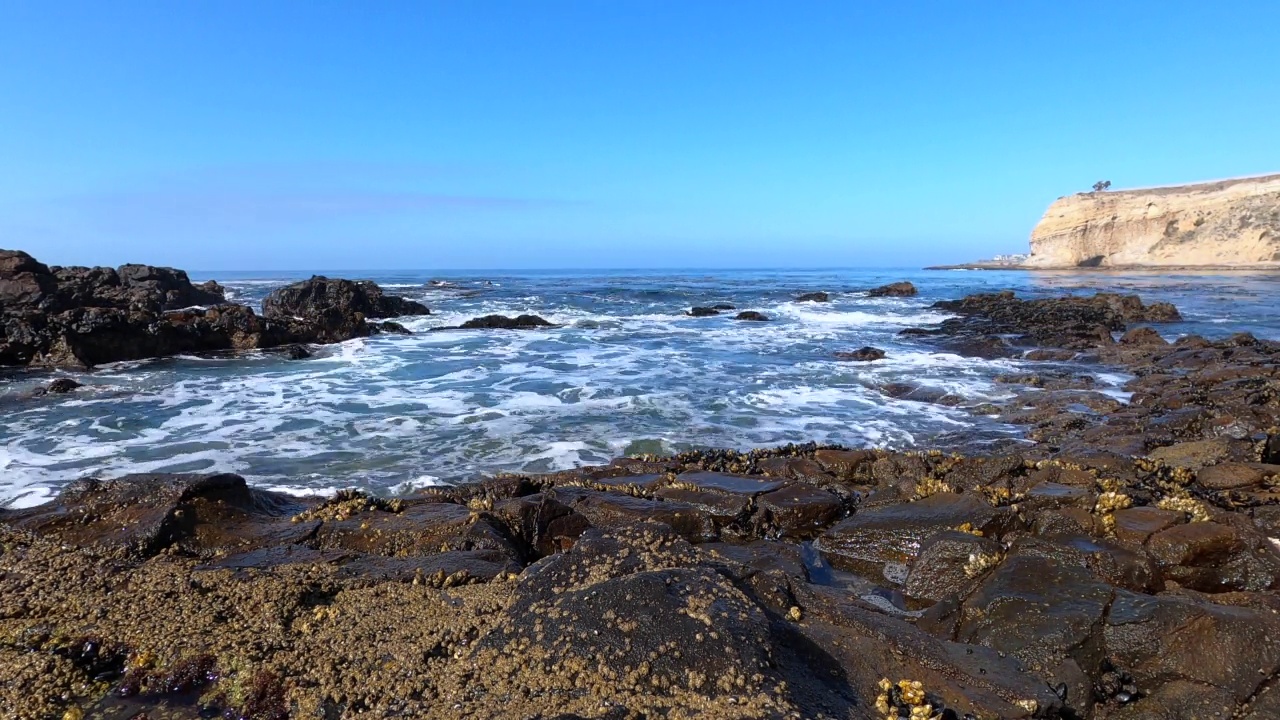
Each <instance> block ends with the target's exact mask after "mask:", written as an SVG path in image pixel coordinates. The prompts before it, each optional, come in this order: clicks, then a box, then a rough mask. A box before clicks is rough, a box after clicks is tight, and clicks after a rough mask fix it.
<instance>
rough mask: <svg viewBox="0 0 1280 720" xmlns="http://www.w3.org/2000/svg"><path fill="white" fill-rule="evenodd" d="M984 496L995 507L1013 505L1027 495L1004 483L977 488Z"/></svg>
mask: <svg viewBox="0 0 1280 720" xmlns="http://www.w3.org/2000/svg"><path fill="white" fill-rule="evenodd" d="M976 489H977V490H978V492H980V493H982V496H983V497H985V498H986V499H987V502H989V503H991V505H992V506H993V507H1005V506H1007V505H1012V504H1013V503H1016V502H1018V501H1020V500H1024V499H1026V495H1025V494H1024V493H1020V492H1014V491H1012V490H1010V489H1009V488H1007V487H1005V486H1003V485H999V486H996V485H988V486H986V487H978V488H976Z"/></svg>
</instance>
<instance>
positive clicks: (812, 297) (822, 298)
mask: <svg viewBox="0 0 1280 720" xmlns="http://www.w3.org/2000/svg"><path fill="white" fill-rule="evenodd" d="M830 300H831V296H830V295H828V294H826V293H824V292H811V293H805V294H803V295H800V296H798V297H796V302H830Z"/></svg>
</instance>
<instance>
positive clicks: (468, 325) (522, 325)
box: [440, 315, 555, 330]
mask: <svg viewBox="0 0 1280 720" xmlns="http://www.w3.org/2000/svg"><path fill="white" fill-rule="evenodd" d="M540 327H555V325H552V324H551V323H549V322H547V321H546V320H544V319H542V318H541V317H538V316H537V315H518V316H516V317H507V316H506V315H485V316H484V317H478V318H473V319H471V320H468V321H466V322H464V323H462V324H461V325H459V326H458V327H456V328H440V329H442V330H527V329H531V328H540Z"/></svg>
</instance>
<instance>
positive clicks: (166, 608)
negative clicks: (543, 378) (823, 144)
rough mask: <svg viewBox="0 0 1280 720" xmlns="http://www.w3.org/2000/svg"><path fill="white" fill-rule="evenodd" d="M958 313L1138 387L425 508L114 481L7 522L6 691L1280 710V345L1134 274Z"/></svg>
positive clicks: (481, 489) (983, 338) (987, 301)
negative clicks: (1166, 303)
mask: <svg viewBox="0 0 1280 720" xmlns="http://www.w3.org/2000/svg"><path fill="white" fill-rule="evenodd" d="M0 261H2V262H0V269H2V268H8V269H7V270H6V272H9V273H10V274H11V275H13V274H15V269H19V268H20V269H21V270H20V273H27V274H29V275H30V277H27V276H26V275H24V276H23V277H24V281H23V282H24V283H25V284H21V285H19V284H15V285H11V286H8V287H7V289H6V290H5V292H9V293H10V294H11V296H17V295H19V294H23V295H22V296H23V297H36V296H37V295H39V294H40V293H46V292H48V290H47V288H42V287H41V285H40V282H42V281H40V280H39V279H38V278H39V277H43V276H40V275H39V274H38V273H36V272H35V271H34V270H32V269H31V268H32V267H33V266H32V263H33V262H34V261H30V260H28V259H26V258H23V257H18V256H12V255H10V256H7V257H4V258H0ZM4 263H7V265H5V264H4ZM20 273H17V274H20ZM31 278H36V279H35V280H32V279H31ZM28 280H30V282H27V281H28ZM41 297H43V295H41ZM24 302H25V301H24ZM943 309H946V310H947V311H949V312H953V313H955V314H957V315H959V317H958V318H956V319H955V320H949V321H946V322H944V323H942V324H941V326H939V327H938V328H930V329H925V330H922V331H921V332H922V333H924V334H922V335H921V337H926V338H934V339H936V340H937V341H938V342H939V343H941V344H943V345H944V346H945V345H946V343H949V342H970V343H976V344H977V345H983V344H986V345H987V346H989V347H996V346H997V345H996V344H995V342H994V341H999V343H1001V345H999V347H1003V348H1005V349H1006V350H1007V351H1008V352H1012V353H1017V354H1024V353H1025V354H1028V355H1029V354H1030V353H1032V352H1040V353H1043V355H1042V356H1041V357H1043V359H1045V360H1047V361H1049V362H1053V361H1054V360H1055V359H1057V360H1061V359H1063V358H1064V357H1065V355H1063V354H1064V353H1070V355H1071V357H1075V356H1077V355H1079V354H1084V355H1086V356H1089V357H1091V358H1092V359H1094V360H1095V361H1096V362H1099V363H1105V364H1107V365H1109V366H1113V367H1119V368H1122V369H1124V370H1125V371H1127V372H1128V373H1130V374H1131V375H1132V376H1133V380H1131V381H1130V382H1129V383H1128V385H1127V386H1126V388H1125V389H1126V390H1127V391H1129V392H1132V393H1133V395H1132V397H1131V399H1130V400H1129V402H1128V403H1122V402H1119V401H1117V400H1116V399H1115V398H1113V397H1109V396H1105V395H1101V394H1100V393H1097V392H1096V391H1095V390H1093V389H1092V386H1091V385H1090V383H1089V382H1088V381H1087V380H1085V379H1082V378H1080V377H1076V376H1073V375H1070V374H1066V373H1061V372H1058V371H1056V370H1054V369H1053V368H1052V366H1048V367H1047V368H1046V370H1045V371H1044V372H1037V373H1035V374H1033V375H1027V376H1018V377H1012V376H1011V377H1008V378H1005V379H1004V382H1007V384H1008V385H1009V386H1010V387H1019V388H1023V389H1021V390H1018V391H1017V392H1015V393H1013V395H1014V397H1013V399H1012V400H1010V401H1009V402H1008V403H1006V404H1005V405H1004V406H1003V407H997V408H995V410H996V412H999V413H1001V414H1004V415H1006V416H1007V417H1009V418H1010V419H1012V420H1014V421H1016V422H1019V423H1021V424H1022V425H1024V426H1025V427H1026V430H1027V438H1028V440H1029V442H1027V443H1025V444H1022V445H1019V446H1017V448H1018V449H1017V451H1016V452H1012V453H1006V454H999V455H989V456H964V455H959V454H947V453H942V452H938V451H930V452H891V451H886V450H867V449H850V448H843V447H818V446H815V445H797V446H787V447H783V448H777V449H773V450H757V451H752V452H747V453H740V452H734V451H697V452H688V453H683V454H680V455H676V456H672V457H649V456H645V457H635V458H621V459H618V460H616V461H614V462H613V463H610V464H609V465H606V466H601V467H594V468H580V469H577V470H572V471H565V472H558V473H554V474H550V475H540V476H525V475H502V476H498V477H494V478H490V479H486V480H483V481H478V482H475V483H471V484H464V485H459V486H453V487H437V488H428V489H426V490H423V491H421V492H419V493H417V494H415V495H411V496H406V497H400V498H376V497H369V496H365V495H362V494H360V493H355V492H343V493H339V494H338V495H336V496H334V497H332V498H328V499H322V498H297V497H289V496H284V495H280V494H277V493H272V492H267V491H263V490H258V489H255V488H252V487H250V486H249V485H248V484H247V483H245V481H244V480H243V479H242V478H240V477H238V476H235V475H229V474H217V475H199V476H184V475H139V476H130V477H125V478H120V479H116V480H93V479H87V480H83V481H81V482H78V483H75V484H73V485H72V486H69V487H68V488H66V489H65V490H64V491H63V492H62V494H61V495H60V496H59V497H58V498H57V499H55V500H53V501H51V502H49V503H47V504H45V505H42V506H39V507H35V508H28V509H22V510H13V509H8V510H6V509H0V677H3V678H6V679H10V678H12V679H14V680H11V681H9V682H0V707H2V708H5V709H6V710H8V709H10V708H12V709H13V710H12V714H13V716H14V717H21V718H62V717H82V716H83V717H94V716H104V717H108V716H118V717H135V716H137V715H138V713H145V714H147V716H148V717H214V716H224V715H225V716H228V717H314V718H332V717H442V718H443V717H449V718H456V717H503V718H506V717H510V718H534V717H566V718H567V717H582V718H592V717H617V718H633V717H634V718H639V717H664V718H694V717H724V718H751V717H755V718H785V717H801V718H810V717H813V718H820V717H825V718H859V719H861V718H885V717H893V718H905V717H922V718H935V717H941V718H965V717H974V718H1075V719H1079V718H1090V719H1093V720H1110V719H1121V718H1166V717H1187V718H1193V717H1194V718H1201V717H1224V718H1225V717H1241V718H1263V717H1272V716H1274V715H1275V711H1276V708H1277V707H1280V696H1277V694H1276V690H1275V687H1276V685H1277V675H1278V674H1280V614H1278V613H1280V593H1277V587H1278V586H1280V549H1278V548H1277V545H1280V542H1278V541H1277V540H1276V538H1277V537H1280V467H1278V466H1277V464H1278V461H1280V452H1278V449H1280V429H1278V427H1277V426H1278V425H1280V420H1278V418H1280V374H1278V371H1277V367H1280V345H1278V344H1277V343H1272V342H1267V341H1263V340H1258V339H1256V338H1253V337H1251V336H1244V335H1242V336H1236V337H1233V338H1228V339H1225V340H1217V341H1209V340H1205V339H1202V338H1196V337H1184V338H1179V339H1178V340H1176V341H1174V342H1168V341H1166V340H1165V339H1163V338H1160V337H1159V335H1158V334H1157V333H1155V332H1154V331H1151V332H1148V331H1147V330H1146V329H1145V324H1147V323H1156V322H1163V321H1166V320H1170V319H1172V318H1175V317H1176V310H1174V309H1173V308H1171V307H1163V306H1160V305H1158V304H1157V305H1146V304H1143V303H1142V302H1141V301H1140V300H1138V299H1137V298H1132V297H1130V296H1116V295H1099V296H1095V297H1091V298H1060V299H1042V300H1032V301H1024V300H1018V299H1017V298H1014V297H1013V296H1011V295H1007V294H990V295H983V296H973V297H970V298H966V299H964V300H961V301H956V302H955V303H953V304H949V305H948V306H947V307H945V308H943ZM184 312H192V313H195V312H196V311H184ZM209 312H217V313H219V316H220V315H221V314H222V313H223V311H221V310H219V309H217V308H211V309H210V310H209V311H206V315H202V316H201V317H206V318H207V313H209ZM232 315H233V317H235V318H238V319H237V320H236V322H240V323H245V324H247V323H248V322H249V320H248V317H246V316H243V315H240V316H236V315H234V313H232ZM258 320H259V321H262V319H258ZM228 322H229V321H228ZM1135 323H1142V324H1144V326H1143V328H1140V329H1137V330H1135V329H1134V328H1133V327H1130V325H1132V324H1135ZM495 326H498V327H500V326H501V325H495ZM246 327H248V325H246ZM1121 333H1123V334H1121ZM1117 335H1119V337H1120V339H1119V340H1118V341H1117V340H1115V339H1114V338H1115V337H1116V336H1117ZM883 391H884V392H886V393H890V394H895V396H896V397H906V398H911V399H919V400H921V401H922V402H940V403H944V404H945V403H947V402H951V401H950V400H949V399H948V398H947V397H946V395H945V393H943V394H940V395H936V396H929V393H927V392H925V388H919V387H915V386H910V385H904V386H903V387H891V386H889V385H886V386H885V387H884V388H883ZM68 713H70V714H69V715H68ZM77 713H83V715H81V714H77Z"/></svg>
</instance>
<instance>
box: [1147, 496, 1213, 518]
mask: <svg viewBox="0 0 1280 720" xmlns="http://www.w3.org/2000/svg"><path fill="white" fill-rule="evenodd" d="M1156 505H1157V507H1159V508H1160V509H1161V510H1172V511H1174V512H1181V513H1186V514H1187V515H1190V516H1191V522H1208V521H1209V520H1210V519H1212V518H1211V517H1210V516H1209V508H1207V507H1205V504H1204V503H1202V502H1200V501H1199V500H1196V499H1195V498H1193V497H1191V496H1190V495H1187V494H1185V493H1184V494H1181V495H1170V496H1168V497H1166V498H1164V499H1163V500H1161V501H1160V502H1159V503H1157V504H1156Z"/></svg>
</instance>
